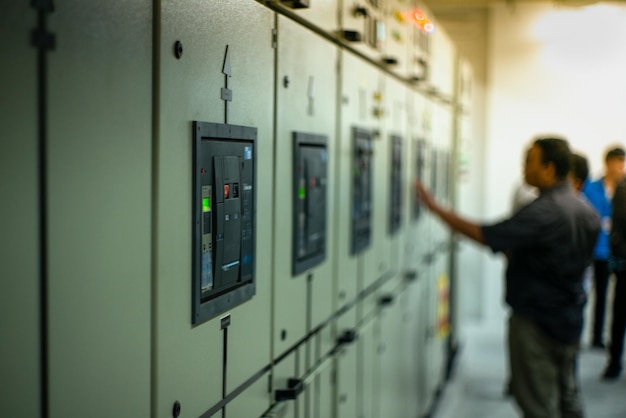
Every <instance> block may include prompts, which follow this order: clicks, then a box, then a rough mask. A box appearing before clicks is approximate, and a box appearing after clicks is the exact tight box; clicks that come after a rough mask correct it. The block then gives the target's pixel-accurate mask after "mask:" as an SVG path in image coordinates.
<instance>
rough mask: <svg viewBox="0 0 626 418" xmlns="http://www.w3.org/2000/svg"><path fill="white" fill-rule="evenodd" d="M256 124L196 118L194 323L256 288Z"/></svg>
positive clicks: (220, 310) (251, 294)
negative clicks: (238, 123)
mask: <svg viewBox="0 0 626 418" xmlns="http://www.w3.org/2000/svg"><path fill="white" fill-rule="evenodd" d="M256 137H257V130H256V128H251V127H245V126H235V125H222V124H216V123H207V122H194V123H193V147H194V161H193V162H194V163H193V176H192V177H193V192H192V195H193V201H192V204H193V245H192V250H193V257H192V263H193V268H192V274H193V280H192V285H193V291H192V297H193V303H192V323H193V324H194V325H197V324H200V323H202V322H205V321H207V320H208V319H210V318H212V317H214V316H215V315H218V314H220V313H222V312H224V311H226V310H228V309H230V308H231V307H233V306H235V305H237V304H239V303H241V302H243V301H246V300H248V299H250V298H251V297H252V296H253V295H254V293H255V277H254V271H255V269H254V263H255V260H254V254H255V251H254V250H255V248H254V247H255V212H256V209H255V206H256V190H255V171H256V148H255V145H256Z"/></svg>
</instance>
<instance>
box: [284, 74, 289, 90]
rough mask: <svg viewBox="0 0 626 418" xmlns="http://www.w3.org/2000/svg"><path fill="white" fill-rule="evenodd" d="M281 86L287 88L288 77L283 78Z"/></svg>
mask: <svg viewBox="0 0 626 418" xmlns="http://www.w3.org/2000/svg"><path fill="white" fill-rule="evenodd" d="M283 86H285V88H286V89H287V88H289V77H288V76H284V77H283Z"/></svg>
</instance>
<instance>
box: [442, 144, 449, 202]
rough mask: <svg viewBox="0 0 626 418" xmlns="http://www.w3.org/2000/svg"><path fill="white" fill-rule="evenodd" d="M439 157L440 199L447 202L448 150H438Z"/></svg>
mask: <svg viewBox="0 0 626 418" xmlns="http://www.w3.org/2000/svg"><path fill="white" fill-rule="evenodd" d="M439 156H440V158H441V162H440V168H441V199H442V200H443V201H444V202H446V203H448V202H449V201H450V197H451V196H450V164H451V161H450V153H449V152H448V151H441V152H439Z"/></svg>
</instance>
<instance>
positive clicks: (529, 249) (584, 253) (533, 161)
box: [415, 138, 600, 418]
mask: <svg viewBox="0 0 626 418" xmlns="http://www.w3.org/2000/svg"><path fill="white" fill-rule="evenodd" d="M570 158H571V153H570V150H569V146H568V144H567V142H566V141H565V140H563V139H560V138H540V139H537V140H536V141H534V143H533V144H532V146H531V148H530V150H529V151H528V154H527V159H526V165H525V167H524V177H525V180H526V182H527V183H528V184H529V185H531V186H535V187H537V189H539V192H540V194H539V197H538V198H537V199H536V200H535V201H533V202H531V203H530V204H528V205H527V206H525V207H523V208H522V209H520V210H519V211H518V212H517V213H516V214H515V215H513V216H512V217H511V218H509V219H507V220H504V221H502V222H499V223H496V224H492V225H479V224H476V223H472V222H469V221H467V220H465V219H463V218H461V217H459V216H458V215H456V214H455V213H454V212H452V211H449V210H447V209H445V208H443V207H442V206H440V205H439V204H438V203H437V202H436V201H435V200H434V199H433V197H432V196H431V195H430V194H429V193H428V192H427V191H426V190H425V189H424V187H423V186H422V185H421V184H420V183H417V184H416V186H415V188H416V193H417V194H418V196H419V197H420V198H421V200H422V202H423V203H424V204H425V205H426V206H427V207H428V208H429V209H430V210H431V211H432V212H433V213H434V214H436V215H437V216H438V217H440V218H441V219H442V221H444V222H445V223H446V224H448V226H450V227H451V228H452V229H453V230H454V231H456V232H459V233H461V234H463V235H465V236H467V237H469V238H471V239H473V240H475V241H477V242H479V243H481V244H485V245H487V246H489V247H490V248H491V249H492V250H493V251H494V252H505V251H506V252H508V253H509V254H510V258H509V263H508V267H507V272H506V301H507V303H508V304H509V306H510V307H511V308H512V313H511V316H510V319H509V361H510V368H511V378H512V390H513V395H514V397H515V400H516V401H517V404H518V405H519V406H520V408H521V409H522V411H523V413H524V416H525V417H533V418H544V417H545V418H555V417H562V418H580V417H583V409H582V405H581V404H580V402H577V399H572V400H571V401H570V400H567V401H566V402H563V399H562V397H563V396H566V395H567V394H576V382H575V378H574V359H575V356H576V353H577V351H578V341H579V338H580V332H581V328H582V320H583V309H582V308H583V305H584V303H585V292H584V290H583V285H582V281H583V273H584V271H585V269H586V268H587V266H588V265H589V264H590V262H591V260H592V255H593V247H594V244H595V242H596V239H597V236H598V232H599V230H600V219H599V217H598V215H597V214H596V213H595V211H594V210H593V209H592V208H591V207H590V206H589V205H588V204H587V203H585V202H584V201H583V200H582V199H580V198H579V197H578V196H577V195H576V194H575V193H574V191H573V189H572V187H571V186H570V184H569V183H568V182H567V175H568V172H569V169H570V165H571V162H570Z"/></svg>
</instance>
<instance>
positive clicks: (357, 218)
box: [352, 127, 373, 255]
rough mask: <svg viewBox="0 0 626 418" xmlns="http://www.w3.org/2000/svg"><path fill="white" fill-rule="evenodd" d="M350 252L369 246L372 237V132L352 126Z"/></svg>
mask: <svg viewBox="0 0 626 418" xmlns="http://www.w3.org/2000/svg"><path fill="white" fill-rule="evenodd" d="M352 140H353V157H352V254H353V255H354V254H359V253H360V252H361V251H363V250H365V249H366V248H367V247H369V245H370V242H371V239H372V180H373V178H372V156H373V145H372V133H371V132H370V131H368V130H365V129H361V128H357V127H353V128H352Z"/></svg>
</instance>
